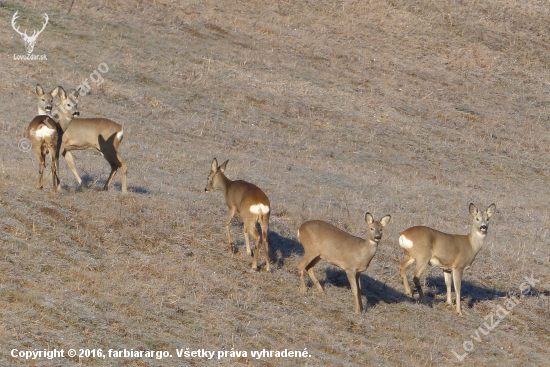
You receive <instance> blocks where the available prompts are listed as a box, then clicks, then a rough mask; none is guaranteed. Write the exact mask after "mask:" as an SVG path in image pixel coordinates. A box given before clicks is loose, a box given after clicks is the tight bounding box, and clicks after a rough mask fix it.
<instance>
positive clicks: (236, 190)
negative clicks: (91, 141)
mask: <svg viewBox="0 0 550 367" xmlns="http://www.w3.org/2000/svg"><path fill="white" fill-rule="evenodd" d="M227 162H229V160H227V161H225V162H223V163H222V164H221V165H220V166H218V161H217V160H216V158H214V160H213V161H212V165H211V167H210V174H209V175H208V182H207V184H206V188H205V189H204V191H217V190H219V191H221V192H223V195H224V196H225V202H226V203H227V206H228V208H229V213H228V215H227V219H226V221H225V230H226V232H227V240H228V241H229V246H230V249H231V252H234V245H233V241H232V240H231V234H230V233H229V224H230V223H231V219H233V216H234V215H235V213H239V214H240V216H241V217H242V219H243V222H244V240H245V242H246V253H247V254H248V255H252V253H251V250H250V243H249V241H248V235H249V234H251V235H252V237H254V241H255V247H256V250H255V251H254V261H253V262H252V270H257V268H258V253H259V252H260V234H259V233H258V230H257V229H256V223H260V227H261V229H262V236H261V237H262V238H261V239H262V242H263V244H264V251H265V269H266V271H270V268H269V246H268V243H267V232H268V229H269V215H270V207H271V205H270V203H269V199H268V198H267V195H266V194H265V193H264V192H263V191H262V190H260V189H259V188H258V187H257V186H256V185H253V184H251V183H249V182H246V181H242V180H236V181H231V180H230V179H228V178H227V177H226V176H225V174H224V171H225V167H226V166H227Z"/></svg>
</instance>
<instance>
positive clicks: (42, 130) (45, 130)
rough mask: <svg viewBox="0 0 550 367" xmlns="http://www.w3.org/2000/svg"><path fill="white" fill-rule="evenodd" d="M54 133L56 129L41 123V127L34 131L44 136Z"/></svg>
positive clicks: (38, 135) (35, 134)
mask: <svg viewBox="0 0 550 367" xmlns="http://www.w3.org/2000/svg"><path fill="white" fill-rule="evenodd" d="M54 133H55V129H50V128H49V127H47V126H46V125H40V127H39V128H38V129H36V130H35V131H34V136H36V137H37V138H43V137H45V136H52V135H53V134H54Z"/></svg>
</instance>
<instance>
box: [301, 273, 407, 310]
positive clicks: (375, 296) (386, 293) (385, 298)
mask: <svg viewBox="0 0 550 367" xmlns="http://www.w3.org/2000/svg"><path fill="white" fill-rule="evenodd" d="M325 275H326V278H325V280H319V283H321V285H322V286H323V288H324V287H325V285H326V284H331V285H333V286H336V287H345V288H347V289H349V290H350V292H351V286H350V284H349V281H348V277H347V275H346V272H345V271H344V270H342V269H340V268H336V267H333V266H329V267H327V268H326V269H325ZM359 281H360V282H361V295H363V296H366V297H367V305H368V306H375V305H376V304H378V303H380V302H384V303H398V302H415V300H414V299H411V298H410V297H407V296H406V295H405V294H404V293H403V292H400V291H398V290H396V289H394V288H392V287H390V286H389V285H387V284H386V283H383V282H381V281H379V280H376V279H374V278H372V277H371V276H369V275H367V274H365V272H363V273H361V276H360V277H359ZM309 283H311V284H312V282H311V280H310V281H309Z"/></svg>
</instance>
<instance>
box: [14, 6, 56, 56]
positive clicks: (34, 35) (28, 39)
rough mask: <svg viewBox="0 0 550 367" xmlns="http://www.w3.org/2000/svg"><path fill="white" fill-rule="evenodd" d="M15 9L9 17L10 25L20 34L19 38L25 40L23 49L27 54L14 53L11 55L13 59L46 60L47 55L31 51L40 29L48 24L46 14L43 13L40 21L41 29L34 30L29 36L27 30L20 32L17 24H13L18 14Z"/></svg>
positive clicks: (40, 31)
mask: <svg viewBox="0 0 550 367" xmlns="http://www.w3.org/2000/svg"><path fill="white" fill-rule="evenodd" d="M17 13H18V12H17V11H16V12H15V14H13V17H12V18H11V26H12V27H13V29H14V30H15V31H16V32H17V33H18V34H19V35H20V36H21V38H23V41H25V49H26V50H27V54H26V55H24V54H22V55H16V54H14V55H13V59H14V60H43V61H45V60H48V58H47V56H46V55H34V54H33V53H32V51H33V50H34V46H35V45H36V40H37V38H38V36H39V35H40V33H42V31H43V30H44V28H46V25H47V24H48V20H49V18H48V14H46V13H44V16H43V18H44V22H43V23H42V29H41V30H39V31H38V30H34V31H33V33H32V35H31V36H29V35H28V34H27V30H26V29H25V32H21V31H20V30H19V26H17V25H16V24H15V21H16V20H17V18H18V16H17Z"/></svg>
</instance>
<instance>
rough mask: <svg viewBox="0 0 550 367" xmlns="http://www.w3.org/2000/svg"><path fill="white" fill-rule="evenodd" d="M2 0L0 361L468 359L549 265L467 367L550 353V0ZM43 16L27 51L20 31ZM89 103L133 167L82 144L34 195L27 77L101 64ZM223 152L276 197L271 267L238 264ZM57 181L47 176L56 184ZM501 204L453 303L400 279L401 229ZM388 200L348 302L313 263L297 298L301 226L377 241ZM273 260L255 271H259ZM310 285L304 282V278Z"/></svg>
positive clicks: (434, 362) (85, 112)
mask: <svg viewBox="0 0 550 367" xmlns="http://www.w3.org/2000/svg"><path fill="white" fill-rule="evenodd" d="M71 3H73V2H72V1H69V0H65V1H43V0H37V1H17V2H12V1H2V2H0V19H1V24H2V26H1V27H0V48H1V49H2V50H3V53H2V55H3V60H2V64H1V66H0V96H1V101H2V104H1V107H0V109H1V111H2V115H1V116H0V129H1V134H0V153H1V154H0V168H1V174H0V175H1V179H0V195H1V199H0V238H1V245H0V251H1V260H0V279H1V280H0V340H2V347H1V351H0V364H1V365H6V366H7V365H17V364H24V365H33V366H62V365H67V364H69V363H73V364H76V363H77V362H80V363H82V364H83V365H90V366H93V365H113V366H120V365H123V366H176V365H178V366H179V365H190V366H198V365H262V366H279V365H281V366H290V365H306V364H307V365H317V366H320V365H334V366H356V365H373V366H374V365H376V366H442V365H455V364H457V363H458V361H457V358H456V357H455V356H454V355H453V353H452V352H451V350H452V349H454V350H455V351H456V352H457V353H460V354H462V353H464V350H463V347H462V346H463V343H464V341H471V340H472V338H471V335H474V336H475V332H476V330H477V329H478V328H479V327H483V323H484V322H487V323H489V320H486V319H485V317H486V316H487V315H489V314H490V313H491V312H493V311H494V310H495V308H496V307H497V306H499V305H503V304H504V302H505V301H506V300H507V299H508V298H507V297H509V296H511V295H513V292H516V293H517V292H519V289H518V287H519V285H520V284H521V283H522V282H523V281H524V277H525V276H531V275H532V276H533V277H535V278H536V279H538V280H539V281H540V283H538V284H537V286H536V288H535V289H533V290H532V291H531V292H529V293H528V294H526V295H525V297H523V298H521V300H520V303H519V304H518V305H517V306H516V307H515V308H514V309H513V310H512V312H511V313H510V314H509V315H507V316H506V317H505V318H504V319H503V320H502V321H501V322H500V324H499V325H498V326H497V327H495V329H494V330H493V331H492V332H490V333H489V335H483V334H480V336H481V339H482V340H481V341H473V352H472V353H471V354H470V355H468V356H467V358H466V359H465V361H464V362H463V365H468V366H496V365H500V366H504V365H506V366H541V365H544V364H547V363H548V359H549V352H548V350H549V349H550V323H549V322H548V320H549V312H550V294H549V292H548V289H549V287H550V275H549V263H550V250H549V245H550V236H549V233H548V229H549V228H550V218H549V214H548V207H549V204H550V189H549V185H548V181H549V173H548V172H549V171H548V169H549V167H548V162H549V161H550V135H549V134H548V128H549V124H550V79H549V69H548V65H550V52H549V51H548V44H550V35H549V28H548V19H550V14H549V13H550V7H549V6H548V2H547V1H546V0H540V1H537V0H530V1H528V0H449V1H435V0H425V1H424V0H422V1H415V0H371V1H347V0H344V1H339V2H331V1H326V0H320V1H277V2H265V1H258V0H252V1H246V2H235V1H225V0H216V1H211V0H201V1H182V2H177V1H169V0H155V1H130V0H115V1H103V0H102V1H94V2H84V1H75V2H74V4H73V5H72V9H71V12H70V13H68V10H69V6H70V5H71ZM16 10H19V14H20V19H19V20H18V22H19V24H21V25H22V27H21V29H24V28H25V26H26V27H28V28H29V29H30V28H31V27H32V25H33V24H35V25H39V24H40V22H41V16H42V14H43V13H44V12H47V13H48V15H49V19H50V23H49V24H48V26H47V27H46V29H45V30H44V32H43V33H42V34H41V35H40V37H39V38H38V43H37V45H36V47H35V50H34V53H35V54H47V56H48V60H47V61H20V60H13V56H12V55H13V54H23V53H25V50H24V44H23V41H22V40H21V38H20V37H19V36H18V35H17V34H16V33H15V32H14V31H13V29H11V26H10V21H11V17H12V15H13V13H14V12H15V11H16ZM102 62H104V63H106V64H107V65H108V66H109V72H108V73H106V74H105V75H104V77H105V81H104V82H103V83H102V84H101V85H99V86H95V87H94V86H93V85H92V87H93V88H92V91H91V93H90V94H89V95H87V96H85V97H83V98H82V99H81V101H80V104H79V107H80V111H81V113H82V116H83V117H91V116H103V117H107V118H109V119H112V120H114V121H116V122H119V123H121V124H123V125H124V130H125V134H124V135H125V138H124V139H125V140H124V141H123V144H122V146H121V154H123V155H124V157H125V159H127V162H128V168H129V169H128V191H129V194H128V195H126V196H123V195H121V193H120V177H119V176H117V177H116V178H115V181H114V187H113V188H112V190H111V191H109V192H103V191H101V188H102V186H103V184H104V182H105V180H106V179H107V176H108V173H109V170H110V168H109V166H108V164H106V162H105V161H104V159H103V158H102V157H100V156H99V155H98V154H97V153H95V152H92V151H85V152H80V153H78V152H77V153H76V154H75V158H76V165H77V168H78V169H79V172H80V173H81V174H82V176H83V179H84V182H85V187H84V189H83V190H81V191H79V190H76V189H75V188H76V181H75V179H74V177H73V175H72V173H71V172H70V170H69V169H68V167H67V164H66V162H64V161H63V159H61V162H60V166H61V180H62V184H63V188H62V190H61V191H60V192H59V193H58V194H57V195H56V196H53V195H52V194H51V193H50V192H49V187H46V189H45V190H44V191H38V190H36V188H35V183H36V177H37V174H38V167H37V162H36V160H35V159H34V158H33V156H32V153H30V152H22V151H21V150H19V149H18V146H17V143H18V141H19V139H20V138H21V136H22V133H23V131H24V129H25V128H26V127H27V125H28V123H29V122H30V121H31V119H32V118H33V117H34V114H35V111H36V102H35V98H34V87H35V85H36V83H40V84H41V85H42V86H44V87H45V88H46V89H47V90H49V89H50V88H53V87H54V86H56V85H63V86H64V87H65V88H68V89H70V88H75V87H77V86H78V84H80V83H81V82H82V81H83V80H84V79H85V78H88V77H89V74H90V73H91V72H92V71H94V70H95V69H96V68H97V66H98V65H99V64H100V63H102ZM213 157H217V158H218V159H221V160H222V161H223V160H225V159H229V160H230V161H229V165H228V168H227V171H226V173H227V175H228V177H229V178H231V179H236V178H240V179H245V180H248V181H250V182H253V183H255V184H256V185H258V186H259V187H260V188H262V189H263V190H264V191H265V192H266V193H267V195H268V196H269V198H270V200H271V203H272V207H273V211H272V216H271V223H270V234H269V240H270V251H271V257H272V259H274V260H273V261H274V262H273V263H272V268H273V271H272V272H271V273H266V272H265V271H260V272H257V273H252V272H250V271H249V268H250V263H251V258H250V257H249V256H247V255H246V252H245V251H244V238H243V236H242V226H241V224H240V223H238V221H235V222H234V225H233V227H232V233H233V236H234V237H235V240H236V241H237V242H238V252H237V253H236V254H234V255H232V254H230V253H229V251H228V250H227V246H226V243H225V231H224V228H223V220H224V218H225V215H226V210H227V208H226V206H225V204H224V202H223V195H221V194H220V193H209V194H206V193H204V192H203V189H204V185H205V183H206V177H207V174H208V172H209V167H210V162H211V161H212V158H213ZM46 182H49V181H47V178H46ZM469 202H474V203H476V204H477V205H479V206H483V207H486V206H487V205H489V204H490V203H492V202H494V203H496V205H497V214H496V215H495V217H494V219H492V223H491V226H490V228H489V235H488V238H487V240H486V242H485V246H484V248H483V249H482V251H481V252H480V254H479V255H478V257H477V259H476V260H475V262H474V263H473V266H472V268H471V269H470V270H469V271H467V272H466V273H465V275H464V277H463V282H462V295H463V300H462V302H463V311H464V316H463V317H458V316H457V315H456V314H455V312H454V309H453V307H451V306H447V305H445V303H444V289H445V285H444V281H443V276H442V273H441V271H438V270H434V269H429V270H428V271H427V280H426V283H427V284H426V289H427V294H428V295H429V297H428V298H429V299H430V302H429V303H430V305H431V306H432V307H429V306H428V305H423V304H417V303H416V302H414V301H412V300H410V299H408V298H407V297H405V296H404V295H403V293H402V292H403V289H402V288H403V287H402V284H400V277H399V274H398V266H399V261H400V259H402V257H403V253H402V250H401V249H400V248H399V246H398V243H397V237H398V235H399V233H400V232H401V231H402V230H404V229H406V228H408V227H410V226H412V225H421V224H422V225H428V226H431V227H433V228H437V229H440V230H443V231H447V232H452V233H467V232H468V230H469V226H470V223H471V222H470V218H469V214H468V203H469ZM366 211H370V212H371V213H373V215H374V216H375V217H379V216H382V215H385V214H387V213H390V214H391V215H392V222H391V223H390V224H389V225H388V227H387V228H386V230H385V233H384V238H383V239H382V242H381V244H380V246H379V251H378V253H377V254H376V256H375V257H374V259H373V261H372V263H371V265H370V267H369V269H368V270H367V271H366V272H365V273H364V274H363V275H362V283H363V295H364V296H367V297H368V302H367V310H366V312H364V313H362V314H361V315H356V314H354V312H353V298H352V294H351V290H350V289H349V284H348V282H347V279H346V276H345V274H344V272H342V271H341V270H339V269H337V268H334V267H332V266H329V265H327V264H326V263H321V264H319V265H318V266H317V267H316V273H317V275H318V276H319V278H320V280H321V282H322V283H323V284H324V285H325V289H326V291H327V295H326V296H321V295H319V294H318V293H317V292H316V291H315V290H314V289H313V288H311V287H310V289H309V290H308V293H307V294H305V295H303V294H301V293H300V291H299V277H298V274H297V271H296V264H297V263H298V262H299V260H300V257H301V254H302V248H301V246H300V245H299V243H297V240H296V230H297V228H298V226H299V225H300V224H301V223H302V222H303V221H305V220H309V219H323V220H326V221H329V222H331V223H333V224H335V225H337V226H338V227H339V228H342V229H344V230H346V231H348V232H350V233H353V234H355V235H360V236H364V235H365V228H366V225H365V223H364V220H363V218H364V214H365V212H366ZM264 265H265V264H264ZM310 286H311V284H310ZM13 348H17V349H19V350H29V349H31V350H32V349H44V348H48V349H53V348H58V349H65V350H67V349H69V348H102V349H103V351H104V352H105V351H107V350H108V349H111V348H112V349H116V350H121V349H124V348H126V349H134V350H168V351H170V352H171V353H173V354H174V355H175V349H176V348H183V349H185V348H190V350H196V349H201V348H204V349H206V350H216V351H217V350H231V349H232V348H233V349H234V350H246V351H251V350H262V349H266V350H283V349H285V348H287V349H291V350H302V351H303V350H304V348H307V351H308V352H309V353H310V354H311V356H312V357H310V358H307V359H299V358H287V359H282V358H264V359H261V360H256V359H254V358H251V357H250V355H249V357H248V358H231V359H223V360H220V361H218V360H215V359H214V360H211V361H207V360H205V359H199V358H196V359H178V358H171V359H163V360H156V359H148V358H136V359H130V358H128V359H105V360H98V359H94V358H84V359H80V360H79V359H78V358H72V359H71V358H65V359H56V360H52V361H48V360H44V359H42V360H35V361H28V362H25V361H22V360H18V359H14V358H12V357H10V351H11V350H12V349H13Z"/></svg>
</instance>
